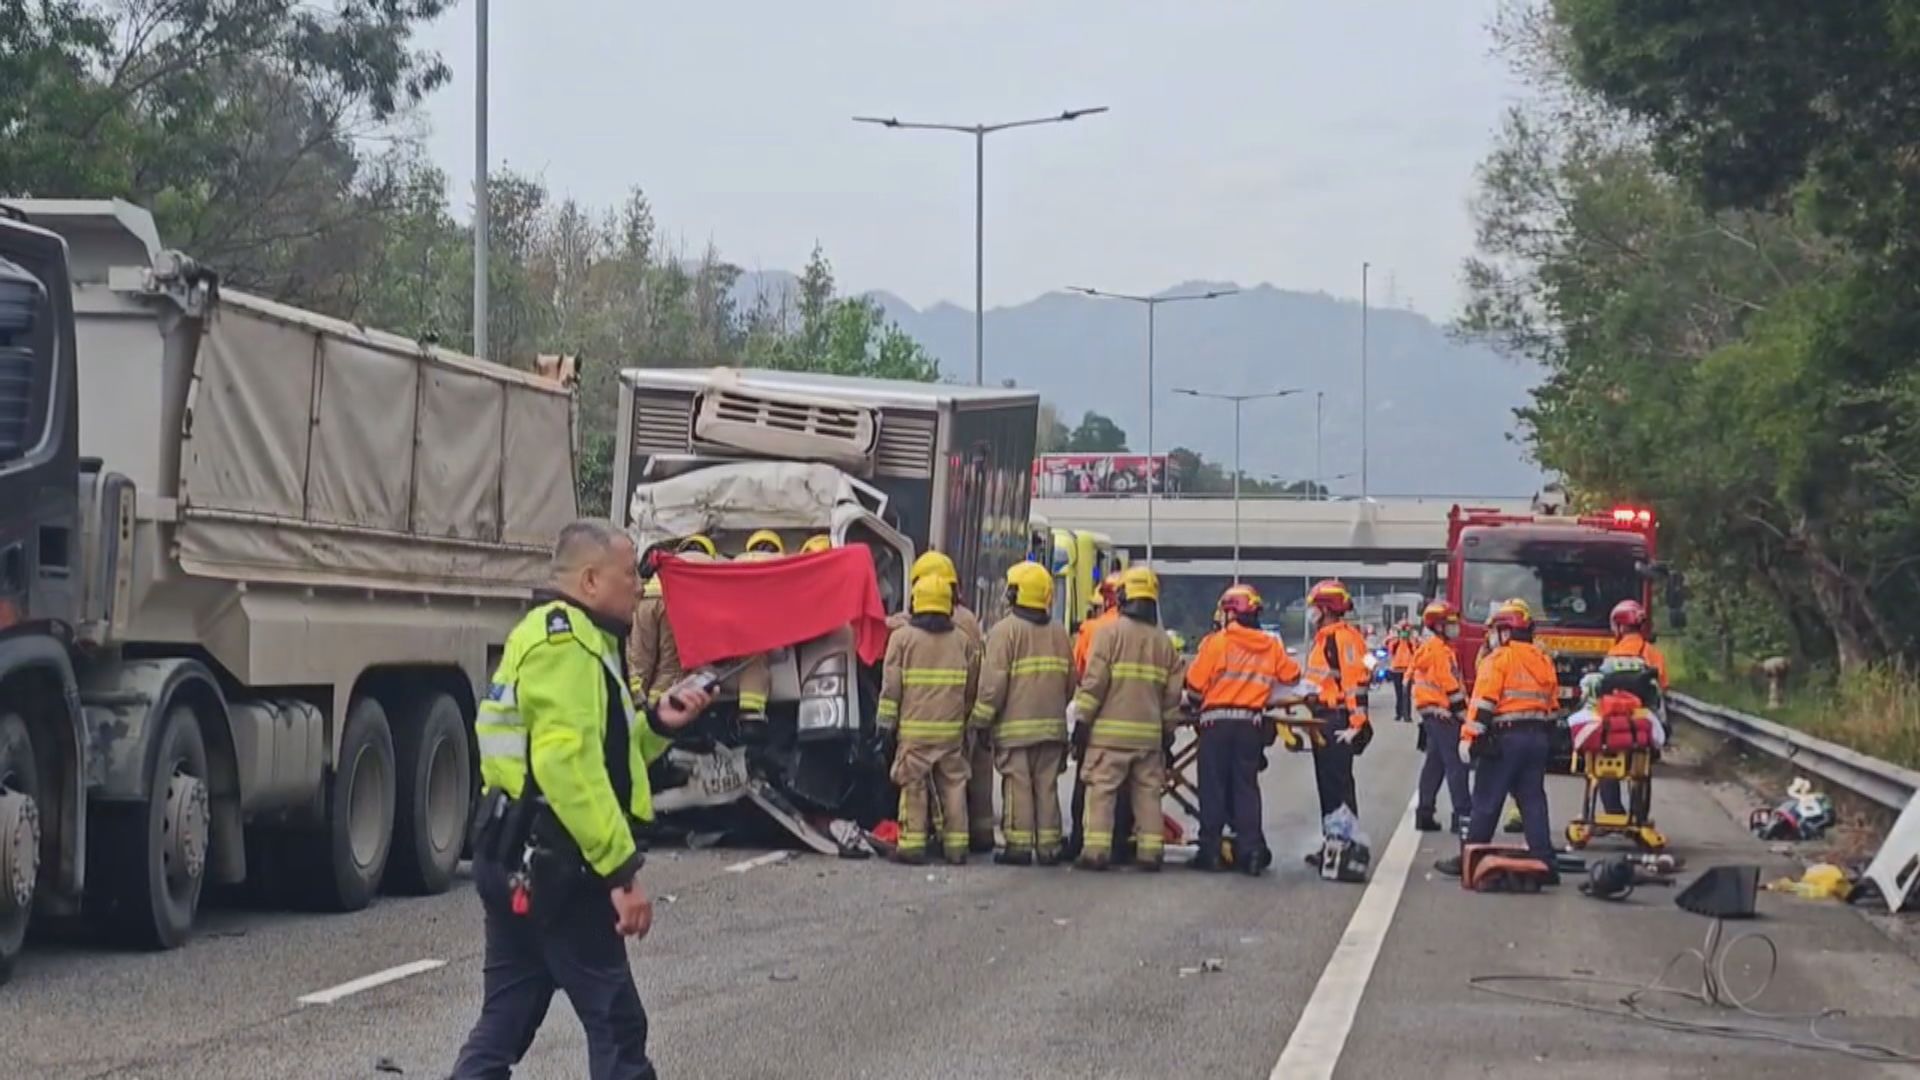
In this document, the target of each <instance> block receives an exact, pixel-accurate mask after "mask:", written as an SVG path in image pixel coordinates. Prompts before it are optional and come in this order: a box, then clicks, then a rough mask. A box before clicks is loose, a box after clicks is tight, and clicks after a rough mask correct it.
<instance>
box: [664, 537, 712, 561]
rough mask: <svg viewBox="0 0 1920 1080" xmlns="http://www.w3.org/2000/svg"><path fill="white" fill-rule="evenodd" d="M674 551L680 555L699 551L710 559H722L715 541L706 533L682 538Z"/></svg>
mask: <svg viewBox="0 0 1920 1080" xmlns="http://www.w3.org/2000/svg"><path fill="white" fill-rule="evenodd" d="M673 550H674V553H675V554H678V555H685V554H687V553H689V552H694V551H698V552H702V553H704V554H705V555H706V556H707V557H708V558H710V559H717V558H719V557H720V549H719V548H717V547H715V546H714V544H713V539H712V538H711V537H709V536H708V535H707V534H705V533H694V534H693V535H692V536H688V537H684V538H682V539H681V541H680V542H679V543H678V544H675V545H674V548H673Z"/></svg>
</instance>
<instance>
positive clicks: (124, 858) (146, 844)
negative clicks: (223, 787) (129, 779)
mask: <svg viewBox="0 0 1920 1080" xmlns="http://www.w3.org/2000/svg"><path fill="white" fill-rule="evenodd" d="M151 768H152V772H151V773H150V774H149V775H148V777H147V784H148V788H147V799H146V801H145V802H143V803H133V804H129V805H122V806H113V805H107V806H103V807H101V808H100V813H99V817H98V818H97V819H96V821H95V822H94V831H93V835H92V837H91V838H90V842H89V844H88V852H89V856H90V860H89V865H88V868H87V869H88V876H89V877H90V878H92V879H93V880H95V881H99V882H100V883H101V884H102V886H103V887H102V888H101V889H100V890H99V892H98V893H97V895H98V896H99V898H100V899H99V902H100V904H101V905H103V906H101V907H97V908H96V909H95V910H96V913H97V914H98V915H99V916H100V918H101V921H102V922H104V923H105V924H106V928H107V930H108V931H109V932H110V933H111V934H112V935H113V936H114V937H116V938H118V939H119V940H121V941H124V942H126V943H127V944H129V945H134V946H137V947H140V948H145V949H172V948H177V947H179V946H180V945H181V944H182V943H184V942H185V941H186V940H187V937H188V935H190V934H191V933H192V932H193V920H194V916H195V915H196V914H197V913H198V911H199V909H200V891H201V886H202V885H204V884H205V882H206V877H207V851H208V846H209V844H208V841H209V839H210V836H211V829H212V824H213V815H212V811H211V804H210V802H209V796H210V795H211V791H210V790H209V787H208V784H207V744H206V740H205V738H204V737H203V736H202V735H201V732H200V718H199V717H198V716H196V715H195V714H194V711H193V709H192V708H191V707H189V706H186V705H175V706H173V707H171V708H169V709H168V710H167V711H166V713H165V714H164V717H163V719H162V720H161V723H160V730H159V731H158V732H157V733H156V734H155V737H154V750H153V764H152V766H151ZM88 891H89V893H93V892H94V891H95V890H93V889H89V890H88Z"/></svg>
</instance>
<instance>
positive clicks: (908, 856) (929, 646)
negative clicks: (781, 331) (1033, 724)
mask: <svg viewBox="0 0 1920 1080" xmlns="http://www.w3.org/2000/svg"><path fill="white" fill-rule="evenodd" d="M911 604H912V615H911V618H910V621H909V622H908V623H907V625H905V626H903V627H901V628H900V629H898V630H895V631H894V632H893V636H892V637H889V638H888V639H887V656H886V660H885V661H884V663H883V666H882V668H881V673H880V704H879V707H878V709H877V710H876V716H875V720H876V723H877V724H878V726H879V728H880V731H881V738H882V739H883V740H885V741H887V742H890V743H892V745H891V746H889V747H888V748H887V749H888V750H889V751H890V754H889V756H890V757H892V759H893V772H892V774H891V778H892V780H893V782H894V783H895V784H896V785H898V786H899V788H900V845H899V847H898V848H896V849H895V852H894V858H895V860H896V861H898V862H902V863H906V864H908V865H918V864H920V863H923V862H925V861H926V843H927V825H928V822H927V820H926V816H925V815H926V813H927V796H928V792H929V791H931V792H932V793H933V795H934V796H935V797H936V798H937V799H938V800H939V803H940V811H941V834H940V843H941V847H942V848H943V849H944V850H945V851H946V855H947V862H948V863H949V864H951V865H954V866H962V865H965V864H966V861H967V824H966V823H967V775H968V774H967V769H968V763H967V750H968V748H969V747H970V746H971V745H972V744H973V743H974V741H975V738H976V737H975V736H973V735H972V734H970V733H969V732H968V730H967V729H968V727H969V721H970V719H971V715H970V714H971V713H972V711H973V698H974V693H975V690H976V688H977V686H978V684H979V678H980V652H979V650H978V649H976V648H975V647H974V645H973V644H972V642H970V641H968V640H967V636H966V634H965V633H963V632H962V631H960V630H959V629H958V628H957V627H956V626H955V625H954V621H953V589H952V587H951V586H950V585H948V583H947V582H946V581H945V580H943V579H941V578H940V577H939V576H937V575H931V574H930V575H927V576H925V577H922V578H921V579H920V580H919V582H917V583H916V584H915V585H914V586H913V594H912V599H911ZM976 726H978V725H977V722H976Z"/></svg>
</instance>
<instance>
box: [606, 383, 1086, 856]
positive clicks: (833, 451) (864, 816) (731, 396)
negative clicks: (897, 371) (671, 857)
mask: <svg viewBox="0 0 1920 1080" xmlns="http://www.w3.org/2000/svg"><path fill="white" fill-rule="evenodd" d="M1039 404H1040V403H1039V397H1038V395H1036V394H1034V393H1033V392H1031V391H1023V390H1003V389H982V388H975V387H963V386H953V385H948V384H941V383H914V382H900V381H893V380H885V379H866V378H851V377H838V376H830V375H814V374H801V373H792V372H775V371H742V370H732V369H724V368H722V369H708V370H690V369H666V370H656V369H632V370H627V371H623V372H622V373H621V375H620V391H619V414H618V416H619V419H618V424H619V437H618V441H617V443H616V446H615V451H614V460H613V506H612V513H613V518H614V520H615V521H616V522H618V523H620V524H621V525H622V526H624V527H626V528H627V529H628V530H629V532H631V533H632V535H633V537H634V540H635V543H636V544H637V545H638V546H639V548H640V550H641V551H642V552H643V553H645V552H648V551H650V550H655V549H658V548H661V547H663V546H671V544H672V543H673V542H675V541H677V540H679V539H681V538H682V537H685V536H687V535H690V534H693V533H702V534H704V535H707V536H709V537H710V538H712V539H713V541H714V542H715V543H716V544H717V545H718V547H719V549H720V550H721V552H722V554H723V555H732V554H737V553H739V552H740V551H741V550H743V548H744V546H745V541H746V538H747V537H748V536H749V535H750V534H751V533H753V532H755V531H758V530H760V529H772V530H774V531H775V532H778V533H780V534H781V536H782V538H783V539H784V541H785V543H786V550H787V551H789V552H791V551H796V550H798V548H799V546H800V544H801V543H803V542H804V541H805V540H806V538H807V537H809V536H812V535H815V534H820V533H825V534H828V535H829V536H830V538H831V540H832V543H833V544H834V546H836V547H840V546H846V545H849V544H860V545H863V546H865V547H866V548H867V549H868V551H869V552H870V553H871V554H872V556H873V560H874V567H875V573H876V577H877V578H878V581H879V587H880V595H881V600H882V603H883V605H884V606H885V608H886V610H887V612H888V613H889V614H894V613H897V612H899V611H902V610H904V609H905V607H906V603H907V586H908V580H907V575H908V570H909V568H910V567H911V566H912V564H913V560H914V559H915V557H916V556H917V555H918V554H919V553H920V552H923V551H928V550H938V551H941V552H944V553H946V554H947V555H948V556H949V557H951V558H952V559H953V561H954V564H955V567H956V569H957V570H958V572H959V576H960V581H961V600H962V602H963V603H966V604H968V605H969V606H971V607H972V608H973V609H974V610H975V611H976V612H977V613H978V614H979V615H980V617H981V619H982V621H983V623H985V624H987V625H991V623H992V622H993V621H994V620H995V619H997V618H999V617H1000V616H1001V615H1002V614H1004V612H1005V609H1006V598H1005V581H1006V572H1007V569H1008V568H1009V567H1010V566H1012V565H1013V564H1014V563H1016V562H1019V561H1021V560H1023V559H1026V558H1029V557H1030V556H1031V555H1032V554H1033V553H1034V550H1033V549H1034V545H1035V544H1036V543H1038V542H1039V541H1038V540H1036V535H1038V536H1043V537H1044V536H1050V534H1049V533H1042V532H1039V531H1038V530H1036V529H1035V527H1034V523H1033V521H1032V519H1031V517H1030V514H1029V509H1030V492H1029V480H1028V478H1029V475H1030V473H1031V470H1032V467H1033V452H1034V436H1035V428H1036V424H1037V419H1038V410H1039ZM668 602H669V604H671V602H672V600H671V597H669V598H668ZM742 617H745V618H750V617H751V613H743V615H742ZM770 662H771V669H772V671H771V674H772V693H771V695H770V704H769V708H768V721H769V722H768V723H767V724H766V725H764V728H765V730H764V731H754V730H746V731H743V730H742V729H741V727H740V725H738V724H736V723H731V722H729V719H728V718H729V715H730V711H731V703H730V702H728V701H726V700H724V698H723V700H722V701H721V702H720V703H719V704H718V706H717V707H716V708H715V709H714V710H712V713H711V715H710V716H709V717H708V718H706V719H704V720H703V721H702V722H701V723H700V724H699V725H696V727H695V728H694V729H692V730H691V731H690V733H689V734H688V735H686V736H685V737H683V738H682V739H681V740H680V745H678V746H677V747H676V748H675V749H674V751H672V752H671V753H670V754H669V758H670V760H671V761H673V762H676V763H678V765H679V766H680V769H679V771H678V772H677V773H676V774H674V775H668V776H664V777H659V778H658V779H660V780H661V782H662V784H661V789H660V790H659V791H658V794H657V795H656V798H655V806H656V807H657V808H659V809H660V810H661V811H662V813H663V814H670V813H672V812H674V811H676V810H682V809H699V808H712V807H717V806H723V805H727V804H729V803H733V802H737V801H740V800H742V799H749V798H750V799H753V800H754V801H756V802H759V803H760V804H761V805H762V807H763V808H764V809H767V810H768V812H769V813H771V814H773V816H774V817H776V818H777V819H779V820H780V821H781V822H782V823H783V824H785V825H787V826H788V827H789V828H790V829H793V831H794V832H795V833H796V834H797V835H801V837H802V839H804V840H807V841H808V842H809V843H811V844H813V845H814V846H815V847H816V848H821V849H822V850H825V847H826V846H825V845H824V844H822V843H821V841H820V838H819V836H818V835H811V834H809V832H808V830H806V829H804V828H801V827H797V826H796V825H795V824H794V821H795V819H796V817H813V818H818V817H821V816H827V817H833V818H846V819H854V820H858V821H860V822H861V823H862V824H870V823H871V822H872V821H874V820H877V819H879V818H881V817H888V816H891V814H892V807H891V806H889V805H886V803H885V798H884V792H885V791H886V787H887V785H886V767H885V764H884V763H882V762H879V761H877V760H875V758H874V756H873V748H874V739H873V735H874V719H873V717H874V709H875V706H876V704H877V702H878V696H879V694H878V689H879V679H878V673H877V671H875V670H874V669H873V668H871V667H869V666H866V665H862V664H861V663H860V661H859V658H858V656H857V655H856V654H855V653H854V650H853V639H852V635H851V633H842V634H833V635H828V636H827V637H824V638H821V639H818V640H815V641H810V642H803V643H799V644H797V645H795V646H794V647H792V648H790V649H782V650H779V651H777V652H776V653H774V654H772V656H771V657H770ZM759 726H761V725H756V727H759ZM783 804H790V805H783Z"/></svg>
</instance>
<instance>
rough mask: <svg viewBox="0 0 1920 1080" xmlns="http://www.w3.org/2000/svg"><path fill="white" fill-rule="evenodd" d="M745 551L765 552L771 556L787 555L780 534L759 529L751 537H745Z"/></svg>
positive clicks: (785, 545) (770, 530)
mask: <svg viewBox="0 0 1920 1080" xmlns="http://www.w3.org/2000/svg"><path fill="white" fill-rule="evenodd" d="M747 550H748V551H752V552H766V553H768V554H772V555H785V554H786V553H787V542H786V541H785V540H782V539H780V534H779V533H777V532H774V531H773V530H772V529H760V530H757V531H756V532H755V533H754V534H753V535H752V536H749V537H747Z"/></svg>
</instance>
